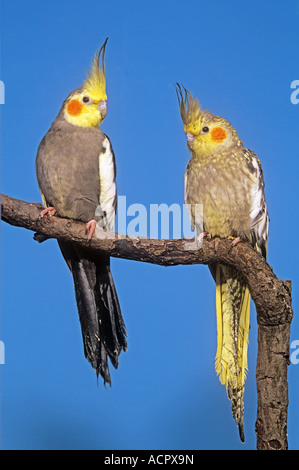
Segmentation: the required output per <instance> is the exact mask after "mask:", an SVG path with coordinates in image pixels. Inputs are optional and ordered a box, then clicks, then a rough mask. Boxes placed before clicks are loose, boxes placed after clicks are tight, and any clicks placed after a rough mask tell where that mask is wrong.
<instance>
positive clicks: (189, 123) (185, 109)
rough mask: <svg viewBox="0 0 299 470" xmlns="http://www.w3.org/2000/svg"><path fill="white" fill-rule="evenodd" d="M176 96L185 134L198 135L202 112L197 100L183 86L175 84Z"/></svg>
mask: <svg viewBox="0 0 299 470" xmlns="http://www.w3.org/2000/svg"><path fill="white" fill-rule="evenodd" d="M176 94H177V97H178V101H179V106H180V113H181V118H182V121H183V123H184V128H185V132H194V134H196V133H198V132H199V130H200V124H201V121H202V113H203V111H202V110H201V108H200V104H199V102H198V99H197V98H196V97H195V98H193V97H192V95H191V93H190V91H188V90H186V88H185V87H184V86H181V85H179V84H178V83H177V84H176Z"/></svg>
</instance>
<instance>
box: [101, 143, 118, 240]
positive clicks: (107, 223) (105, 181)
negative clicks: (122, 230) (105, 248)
mask: <svg viewBox="0 0 299 470" xmlns="http://www.w3.org/2000/svg"><path fill="white" fill-rule="evenodd" d="M99 173H100V188H101V189H100V198H99V206H98V208H97V212H96V216H97V217H98V218H99V219H100V220H99V225H100V226H101V227H102V228H104V229H106V230H109V231H110V232H114V231H115V212H116V198H117V193H116V181H115V178H116V165H115V157H114V152H113V149H112V145H111V143H110V140H109V139H108V137H107V136H106V135H105V137H104V140H103V148H102V150H101V153H100V155H99Z"/></svg>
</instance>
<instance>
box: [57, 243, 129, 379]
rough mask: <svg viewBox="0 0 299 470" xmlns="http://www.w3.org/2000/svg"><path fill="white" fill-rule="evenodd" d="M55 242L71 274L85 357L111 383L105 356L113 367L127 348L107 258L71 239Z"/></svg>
mask: <svg viewBox="0 0 299 470" xmlns="http://www.w3.org/2000/svg"><path fill="white" fill-rule="evenodd" d="M58 243H59V246H60V249H61V252H62V254H63V256H64V259H65V261H66V263H67V265H68V267H69V269H70V270H71V272H72V275H73V281H74V287H75V294H76V301H77V307H78V313H79V319H80V323H81V330H82V337H83V345H84V354H85V357H86V358H87V359H88V361H89V362H90V364H91V365H92V367H93V368H94V369H95V371H96V374H97V376H99V374H100V375H101V376H102V377H103V379H104V384H106V383H109V384H110V385H111V377H110V372H109V366H108V358H107V356H108V357H109V358H110V361H111V363H112V365H113V366H114V367H115V368H117V367H118V357H119V355H120V353H121V351H122V350H124V351H126V350H127V340H126V337H127V334H126V327H125V323H124V320H123V317H122V313H121V309H120V305H119V301H118V297H117V293H116V289H115V285H114V281H113V277H112V273H111V270H110V258H109V257H108V256H105V255H102V254H98V253H92V252H91V251H90V250H86V249H84V248H81V247H80V248H79V247H77V246H75V245H73V244H72V243H65V242H61V241H59V242H58Z"/></svg>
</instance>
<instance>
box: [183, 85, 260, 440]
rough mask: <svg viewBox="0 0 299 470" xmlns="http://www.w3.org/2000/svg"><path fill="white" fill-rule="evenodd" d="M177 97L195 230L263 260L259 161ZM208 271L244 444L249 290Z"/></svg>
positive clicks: (224, 375) (224, 272)
mask: <svg viewBox="0 0 299 470" xmlns="http://www.w3.org/2000/svg"><path fill="white" fill-rule="evenodd" d="M176 92H177V96H178V100H179V106H180V114H181V118H182V121H183V124H184V131H185V133H186V136H187V147H188V150H189V151H190V152H191V155H192V156H191V159H190V160H189V162H188V164H187V168H186V172H185V204H186V205H187V208H188V210H189V215H190V219H191V223H192V226H193V228H194V230H196V229H197V227H199V226H202V227H203V233H202V234H200V233H197V235H198V236H199V237H203V236H204V235H205V234H209V235H210V236H211V237H220V238H227V237H232V238H233V239H234V241H233V242H232V243H233V244H235V243H236V242H238V240H239V239H242V240H246V241H248V242H249V243H250V244H251V245H252V246H254V247H255V248H256V250H257V251H259V252H260V253H261V254H262V256H264V257H265V258H266V255H267V245H268V227H269V217H268V212H267V206H266V201H265V194H264V180H263V172H262V166H261V163H260V161H259V159H258V157H257V156H256V155H255V154H254V152H253V151H252V150H248V149H246V148H245V147H244V145H243V143H242V141H241V140H240V139H239V137H238V134H237V132H236V131H235V129H234V128H233V126H232V125H231V124H230V123H229V122H228V121H227V120H226V119H223V118H221V117H219V116H215V115H213V114H211V113H210V112H209V111H207V110H205V111H204V110H202V109H201V107H200V104H199V102H198V100H197V98H193V97H192V95H191V93H190V92H189V91H187V90H186V89H185V88H184V87H181V86H180V85H178V84H177V86H176ZM196 204H202V205H203V215H202V218H203V220H196V217H195V215H196V212H195V207H196ZM198 212H199V211H198ZM209 268H210V270H211V273H212V275H213V277H214V279H215V282H216V313H217V353H216V372H217V374H218V375H219V379H220V382H221V383H222V384H225V385H226V390H227V394H228V397H229V399H230V400H231V402H232V413H233V417H234V419H235V421H236V423H237V425H238V428H239V435H240V439H241V441H242V442H244V441H245V437H244V385H245V378H246V372H247V347H248V336H249V317H250V294H249V289H248V287H247V285H246V283H245V281H244V279H243V278H242V276H241V274H239V273H238V272H237V271H236V270H235V269H233V268H232V267H230V266H225V265H223V264H219V263H217V264H213V265H211V266H209Z"/></svg>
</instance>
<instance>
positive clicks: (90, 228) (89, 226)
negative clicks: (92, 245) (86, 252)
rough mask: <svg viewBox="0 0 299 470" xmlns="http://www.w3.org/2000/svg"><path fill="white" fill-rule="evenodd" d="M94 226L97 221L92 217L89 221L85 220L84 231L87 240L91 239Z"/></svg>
mask: <svg viewBox="0 0 299 470" xmlns="http://www.w3.org/2000/svg"><path fill="white" fill-rule="evenodd" d="M96 226H97V221H96V220H94V219H91V220H90V221H89V222H87V224H86V231H88V237H87V239H88V240H91V239H92V236H93V234H94V232H95V229H96Z"/></svg>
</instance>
